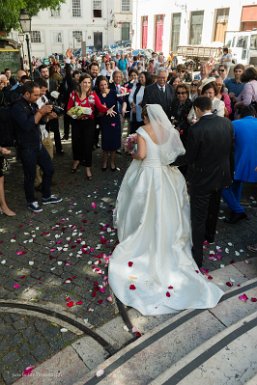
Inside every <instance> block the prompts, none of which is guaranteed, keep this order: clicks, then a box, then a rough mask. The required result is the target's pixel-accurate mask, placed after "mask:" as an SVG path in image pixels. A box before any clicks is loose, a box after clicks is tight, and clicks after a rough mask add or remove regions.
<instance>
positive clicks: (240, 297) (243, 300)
mask: <svg viewBox="0 0 257 385" xmlns="http://www.w3.org/2000/svg"><path fill="white" fill-rule="evenodd" d="M238 298H239V299H240V301H242V302H246V301H247V300H248V297H247V295H246V294H242V295H240V296H239V297H238Z"/></svg>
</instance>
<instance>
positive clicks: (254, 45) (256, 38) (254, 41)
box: [250, 35, 257, 49]
mask: <svg viewBox="0 0 257 385" xmlns="http://www.w3.org/2000/svg"><path fill="white" fill-rule="evenodd" d="M250 49H257V35H252V36H251V43H250Z"/></svg>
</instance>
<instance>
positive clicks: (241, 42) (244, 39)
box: [236, 36, 248, 49]
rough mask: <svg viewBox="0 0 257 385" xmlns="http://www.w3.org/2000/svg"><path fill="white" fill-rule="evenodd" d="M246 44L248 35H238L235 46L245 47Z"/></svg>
mask: <svg viewBox="0 0 257 385" xmlns="http://www.w3.org/2000/svg"><path fill="white" fill-rule="evenodd" d="M247 44H248V36H239V38H238V40H237V43H236V47H237V48H245V49H246V48H247Z"/></svg>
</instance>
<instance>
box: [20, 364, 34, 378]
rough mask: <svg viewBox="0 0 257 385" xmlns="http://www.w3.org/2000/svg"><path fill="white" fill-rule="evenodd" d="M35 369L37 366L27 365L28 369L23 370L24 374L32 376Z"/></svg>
mask: <svg viewBox="0 0 257 385" xmlns="http://www.w3.org/2000/svg"><path fill="white" fill-rule="evenodd" d="M34 369H35V366H27V368H26V369H24V370H23V373H22V375H23V376H30V375H31V373H32V371H33V370H34Z"/></svg>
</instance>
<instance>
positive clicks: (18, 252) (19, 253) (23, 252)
mask: <svg viewBox="0 0 257 385" xmlns="http://www.w3.org/2000/svg"><path fill="white" fill-rule="evenodd" d="M24 254H27V251H24V250H18V251H16V255H24Z"/></svg>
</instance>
